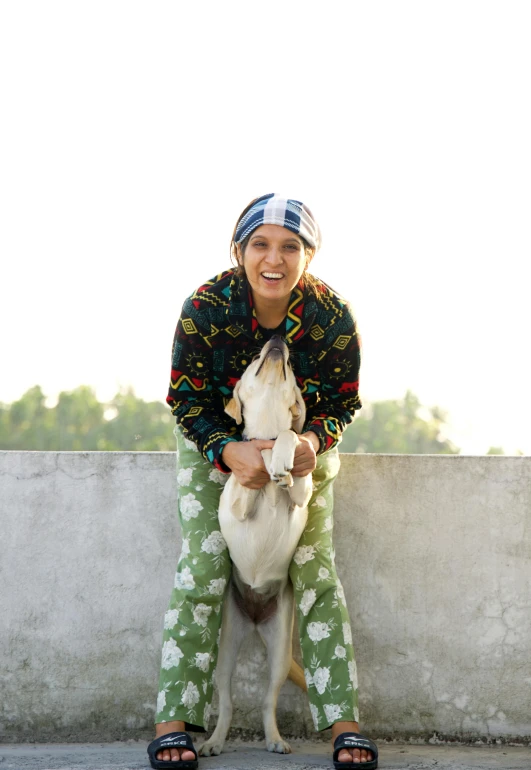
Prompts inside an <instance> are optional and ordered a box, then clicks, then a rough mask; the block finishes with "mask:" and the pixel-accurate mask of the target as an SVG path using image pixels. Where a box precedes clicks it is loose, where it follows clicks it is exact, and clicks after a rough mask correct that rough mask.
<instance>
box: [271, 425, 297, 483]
mask: <svg viewBox="0 0 531 770" xmlns="http://www.w3.org/2000/svg"><path fill="white" fill-rule="evenodd" d="M298 444H299V440H298V438H297V434H296V433H294V432H293V431H292V430H283V431H282V432H281V433H279V434H278V436H277V438H276V439H275V445H274V447H273V449H272V450H271V460H270V462H269V463H268V465H267V466H266V467H267V469H268V471H269V475H270V476H271V480H272V481H276V482H278V484H279V486H283V487H291V486H293V477H292V475H291V473H290V471H291V469H292V468H293V463H294V462H295V449H296V448H297V446H298Z"/></svg>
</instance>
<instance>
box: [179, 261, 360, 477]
mask: <svg viewBox="0 0 531 770" xmlns="http://www.w3.org/2000/svg"><path fill="white" fill-rule="evenodd" d="M273 333H276V334H281V335H282V336H283V337H284V339H285V340H286V342H287V344H288V347H289V348H290V360H291V363H292V366H293V371H294V373H295V376H296V378H297V383H298V385H299V387H300V389H301V391H302V395H303V398H304V401H305V404H306V410H307V411H306V423H305V427H304V430H305V431H308V430H312V431H314V432H315V433H316V434H317V436H318V437H319V442H320V445H321V446H320V450H319V453H322V452H326V451H327V450H328V449H331V448H332V447H333V446H335V445H336V444H337V443H338V441H339V440H340V438H341V432H342V431H343V430H344V428H345V427H346V426H347V425H348V424H349V423H350V422H352V418H353V413H354V411H355V410H356V409H361V402H360V399H359V395H358V373H359V365H360V345H359V338H358V333H357V329H356V323H355V321H354V318H353V316H352V312H351V310H350V307H349V305H348V303H347V302H346V300H344V299H342V298H341V297H340V296H338V295H337V294H336V293H335V292H334V291H333V290H332V289H331V288H330V287H328V286H327V285H326V284H325V283H323V282H319V286H318V291H317V293H316V294H315V293H314V292H312V291H311V290H309V289H303V288H302V287H301V286H300V285H298V286H296V287H295V289H294V290H293V292H292V295H291V299H290V303H289V310H288V314H287V316H286V319H285V322H284V323H283V324H282V326H281V327H279V328H278V329H274V330H271V329H263V328H262V327H261V326H260V325H259V323H258V321H257V319H256V315H255V311H254V308H253V302H252V295H251V291H250V288H249V284H248V283H247V279H246V278H239V277H237V276H236V275H235V272H234V270H227V271H225V272H224V273H221V274H220V275H217V276H216V277H215V278H213V279H212V280H210V281H207V282H206V283H204V284H203V285H202V286H200V287H199V288H198V289H197V290H196V291H195V292H194V293H193V294H192V295H191V296H190V297H189V298H188V299H187V300H186V301H185V303H184V305H183V310H182V313H181V317H180V318H179V322H178V324H177V329H176V331H175V338H174V341H173V352H172V370H171V382H170V388H169V393H168V397H167V399H166V400H167V402H168V404H169V405H170V407H171V411H172V414H174V415H175V417H176V418H177V423H178V424H179V425H180V426H181V427H182V429H183V431H184V434H185V436H186V438H188V439H191V440H192V441H194V442H195V443H196V444H197V446H198V447H199V450H200V451H201V454H202V455H203V457H204V458H205V459H206V460H209V461H210V462H211V463H212V464H213V465H214V466H215V467H216V468H218V469H219V470H221V471H223V472H224V473H228V472H229V469H228V467H227V466H226V465H225V464H224V463H223V461H222V459H221V453H222V450H223V447H224V446H225V444H226V443H227V442H228V441H239V440H241V433H240V429H239V426H237V425H236V423H235V421H234V420H233V419H232V418H231V417H229V415H228V414H226V412H225V411H224V409H225V406H226V404H227V403H228V401H229V400H230V397H231V394H232V391H233V389H234V386H235V385H236V383H237V382H238V380H239V379H240V377H241V376H242V373H243V371H244V370H245V368H246V366H247V365H248V364H249V363H250V362H251V360H252V358H253V356H254V355H255V354H256V353H257V352H259V351H260V348H261V347H262V345H263V344H264V343H265V342H266V341H267V340H268V339H269V338H270V337H271V336H272V334H273Z"/></svg>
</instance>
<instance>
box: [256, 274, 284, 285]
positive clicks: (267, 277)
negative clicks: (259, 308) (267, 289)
mask: <svg viewBox="0 0 531 770" xmlns="http://www.w3.org/2000/svg"><path fill="white" fill-rule="evenodd" d="M260 275H261V276H262V278H263V279H264V281H266V283H278V281H281V280H282V279H283V278H284V273H272V272H271V273H269V272H267V273H260Z"/></svg>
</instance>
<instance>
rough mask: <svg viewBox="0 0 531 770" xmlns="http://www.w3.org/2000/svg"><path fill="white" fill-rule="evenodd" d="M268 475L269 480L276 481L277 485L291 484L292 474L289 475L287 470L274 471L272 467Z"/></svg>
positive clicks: (285, 485)
mask: <svg viewBox="0 0 531 770" xmlns="http://www.w3.org/2000/svg"><path fill="white" fill-rule="evenodd" d="M269 477H270V479H271V481H276V482H277V484H278V486H279V487H292V486H293V476H292V475H291V473H290V472H289V470H281V471H279V470H277V471H274V469H273V468H270V469H269Z"/></svg>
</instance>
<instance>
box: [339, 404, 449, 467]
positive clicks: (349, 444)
mask: <svg viewBox="0 0 531 770" xmlns="http://www.w3.org/2000/svg"><path fill="white" fill-rule="evenodd" d="M446 420H447V416H446V414H445V412H443V410H442V409H440V408H439V407H432V408H431V409H426V408H424V407H422V406H421V403H420V401H419V399H418V398H417V396H415V395H414V394H413V393H412V392H411V391H408V392H407V393H406V395H405V397H404V398H403V399H402V400H400V401H375V402H374V403H373V404H372V405H370V406H369V407H368V409H367V410H365V409H364V410H363V411H362V412H361V414H359V415H357V416H356V418H355V420H354V422H353V423H352V425H350V426H349V427H348V428H347V430H346V431H345V432H344V434H343V441H342V442H341V444H340V445H339V451H340V452H375V453H384V454H385V453H392V454H458V453H459V449H458V448H457V447H455V446H454V445H453V444H452V442H451V441H450V440H449V439H447V438H445V437H444V428H445V425H446Z"/></svg>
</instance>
